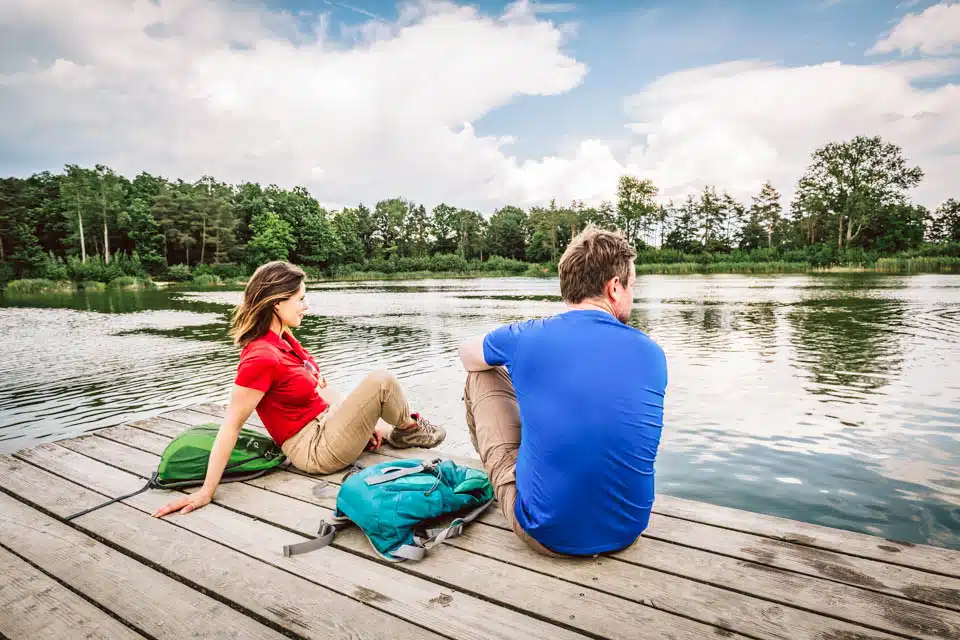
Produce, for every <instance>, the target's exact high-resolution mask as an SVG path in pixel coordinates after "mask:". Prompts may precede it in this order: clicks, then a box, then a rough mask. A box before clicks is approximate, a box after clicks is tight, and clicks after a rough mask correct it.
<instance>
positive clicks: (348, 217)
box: [332, 209, 367, 264]
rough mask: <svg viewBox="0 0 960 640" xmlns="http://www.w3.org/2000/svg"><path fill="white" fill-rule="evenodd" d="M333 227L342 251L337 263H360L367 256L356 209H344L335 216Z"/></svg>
mask: <svg viewBox="0 0 960 640" xmlns="http://www.w3.org/2000/svg"><path fill="white" fill-rule="evenodd" d="M332 227H333V232H334V235H335V236H336V239H337V246H338V247H340V248H341V250H342V253H341V255H340V256H339V259H338V260H337V262H336V263H337V264H360V263H362V262H363V260H364V258H366V257H367V254H366V248H365V247H364V244H363V241H362V240H361V237H360V231H359V227H360V225H359V221H358V219H357V210H356V209H343V210H342V211H338V212H337V213H335V214H334V216H333V221H332Z"/></svg>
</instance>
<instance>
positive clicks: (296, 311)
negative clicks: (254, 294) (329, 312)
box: [276, 282, 309, 327]
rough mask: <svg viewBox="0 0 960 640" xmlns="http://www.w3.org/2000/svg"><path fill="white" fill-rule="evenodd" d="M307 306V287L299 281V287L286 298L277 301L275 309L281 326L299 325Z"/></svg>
mask: <svg viewBox="0 0 960 640" xmlns="http://www.w3.org/2000/svg"><path fill="white" fill-rule="evenodd" d="M308 307H309V305H308V304H307V287H306V285H305V284H304V283H303V282H301V283H300V289H299V290H298V291H297V292H296V293H295V294H293V295H292V296H290V297H289V298H287V299H286V300H282V301H280V302H278V303H277V305H276V310H277V315H279V316H280V322H282V323H283V326H285V327H299V326H300V322H301V321H303V314H304V313H306V311H307V308H308Z"/></svg>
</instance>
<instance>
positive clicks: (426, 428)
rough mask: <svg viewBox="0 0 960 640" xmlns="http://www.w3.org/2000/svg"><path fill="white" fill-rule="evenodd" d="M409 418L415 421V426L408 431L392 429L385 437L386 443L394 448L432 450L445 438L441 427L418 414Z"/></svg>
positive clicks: (444, 432)
mask: <svg viewBox="0 0 960 640" xmlns="http://www.w3.org/2000/svg"><path fill="white" fill-rule="evenodd" d="M410 417H411V418H413V419H414V420H416V421H417V426H415V427H411V428H410V429H397V428H394V429H393V430H392V431H391V432H390V435H389V436H387V442H389V443H390V444H391V445H392V446H393V447H394V448H396V449H409V448H410V447H421V448H423V449H432V448H433V447H435V446H437V445H438V444H440V443H441V442H443V441H444V439H445V438H446V437H447V432H446V430H445V429H444V428H443V427H441V426H438V425H435V424H433V423H432V422H430V421H428V420H427V419H426V418H423V417H422V416H420V414H417V413H413V414H411V415H410Z"/></svg>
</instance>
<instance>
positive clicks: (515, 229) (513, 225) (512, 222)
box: [486, 206, 527, 260]
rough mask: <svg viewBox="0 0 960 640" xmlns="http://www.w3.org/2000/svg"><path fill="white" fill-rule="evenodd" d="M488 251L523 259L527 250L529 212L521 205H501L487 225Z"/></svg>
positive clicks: (506, 256)
mask: <svg viewBox="0 0 960 640" xmlns="http://www.w3.org/2000/svg"><path fill="white" fill-rule="evenodd" d="M486 245H487V253H489V254H490V255H492V256H503V257H504V258H514V259H516V260H522V259H523V257H524V255H525V254H526V250H527V214H526V212H524V210H523V209H520V208H519V207H511V206H507V207H501V208H500V209H498V210H497V211H496V212H495V213H494V214H493V215H492V216H490V222H489V224H488V225H487V241H486Z"/></svg>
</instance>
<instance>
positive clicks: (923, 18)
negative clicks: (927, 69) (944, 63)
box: [867, 2, 960, 55]
mask: <svg viewBox="0 0 960 640" xmlns="http://www.w3.org/2000/svg"><path fill="white" fill-rule="evenodd" d="M958 46H960V3H955V2H944V3H940V4H935V5H933V6H931V7H928V8H927V9H926V10H925V11H924V12H923V13H909V14H907V15H906V16H904V17H903V19H902V20H901V21H900V22H898V23H897V25H896V26H895V27H894V28H893V29H892V30H891V31H890V33H889V34H887V37H886V38H884V39H883V40H880V41H879V42H877V44H875V45H874V46H873V47H872V48H871V49H870V50H869V51H868V52H867V53H892V52H894V51H897V50H899V51H900V53H901V54H908V53H911V52H913V51H919V52H921V53H926V54H930V55H945V54H950V53H953V52H954V51H956V49H957V47H958Z"/></svg>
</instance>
